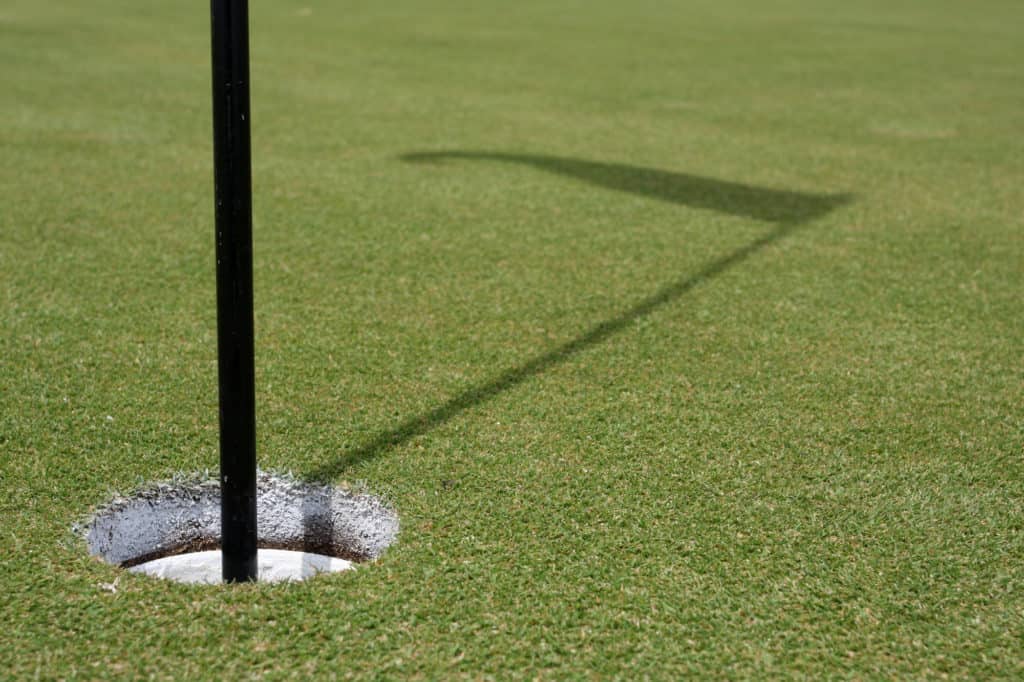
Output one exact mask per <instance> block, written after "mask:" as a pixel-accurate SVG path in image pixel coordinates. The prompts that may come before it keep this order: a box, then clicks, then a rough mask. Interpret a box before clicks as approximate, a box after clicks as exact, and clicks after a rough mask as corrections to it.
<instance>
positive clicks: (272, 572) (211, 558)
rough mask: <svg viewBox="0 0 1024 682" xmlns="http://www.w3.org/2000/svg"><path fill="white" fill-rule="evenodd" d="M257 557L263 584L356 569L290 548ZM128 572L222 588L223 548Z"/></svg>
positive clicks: (149, 563) (261, 552)
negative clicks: (220, 585)
mask: <svg viewBox="0 0 1024 682" xmlns="http://www.w3.org/2000/svg"><path fill="white" fill-rule="evenodd" d="M256 557H257V559H256V562H257V566H258V571H259V581H260V582H261V583H276V582H282V581H285V580H293V581H298V580H305V579H306V578H312V577H313V576H316V575H319V574H320V573H336V572H338V571H347V570H350V569H352V568H355V564H354V563H352V562H351V561H346V560H344V559H335V558H334V557H329V556H324V555H323V554H311V553H309V552H293V551H289V550H286V549H261V550H258V551H257V554H256ZM128 570H129V571H131V572H132V573H145V574H146V575H151V576H153V577H155V578H164V579H166V580H175V581H177V582H179V583H198V584H206V585H218V584H220V583H221V582H222V580H221V558H220V550H219V549H215V550H211V551H208V552H191V553H189V554H178V555H175V556H167V557H163V558H162V559H154V560H153V561H147V562H146V563H144V564H139V565H138V566H132V567H131V568H129V569H128Z"/></svg>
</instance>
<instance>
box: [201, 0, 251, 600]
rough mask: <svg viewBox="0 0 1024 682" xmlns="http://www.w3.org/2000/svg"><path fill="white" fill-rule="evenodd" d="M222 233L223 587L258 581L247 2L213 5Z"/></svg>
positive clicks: (215, 1) (216, 0) (215, 0)
mask: <svg viewBox="0 0 1024 682" xmlns="http://www.w3.org/2000/svg"><path fill="white" fill-rule="evenodd" d="M210 14H211V23H212V36H213V165H214V173H213V174H214V178H213V179H214V194H215V198H216V208H215V215H216V229H217V369H218V375H219V378H220V488H221V517H220V518H221V548H222V555H223V575H224V581H225V582H241V581H252V580H256V396H255V393H256V388H255V383H256V382H255V359H254V350H253V345H254V344H253V313H252V170H251V160H250V156H249V10H248V0H210Z"/></svg>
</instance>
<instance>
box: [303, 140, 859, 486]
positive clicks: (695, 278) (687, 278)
mask: <svg viewBox="0 0 1024 682" xmlns="http://www.w3.org/2000/svg"><path fill="white" fill-rule="evenodd" d="M400 158H401V160H403V161H406V162H410V163H439V162H442V161H446V160H463V161H490V162H508V163H516V164H522V165H527V166H532V167H534V168H537V169H540V170H543V171H547V172H551V173H556V174H559V175H565V176H569V177H573V178H576V179H578V180H581V181H583V182H586V183H589V184H592V185H596V186H598V187H603V188H606V189H610V190H614V191H618V192H624V193H628V194H633V195H639V196H643V197H647V198H651V199H657V200H661V201H667V202H670V203H675V204H680V205H684V206H688V207H692V208H703V209H709V210H713V211H717V212H720V213H726V214H729V215H735V216H741V217H746V218H752V219H755V220H760V221H764V222H769V223H773V224H774V225H775V227H774V228H773V229H772V230H771V231H770V232H768V233H767V234H765V235H763V236H761V237H759V238H757V239H755V240H753V241H751V242H749V243H747V244H745V245H743V246H741V247H739V248H737V249H735V250H733V251H731V252H730V253H728V254H725V255H724V256H722V257H720V258H717V259H715V260H713V261H711V262H710V263H708V264H706V265H705V266H704V267H703V268H701V269H700V270H699V271H697V272H695V273H691V274H689V275H684V276H683V277H680V278H679V279H677V280H675V281H673V282H670V283H668V284H667V285H665V286H664V287H662V288H661V289H659V290H658V291H656V292H655V293H653V294H652V295H650V296H648V297H646V298H644V299H643V300H641V301H638V302H637V303H635V304H634V305H633V306H631V307H630V308H628V309H627V310H624V311H623V312H622V313H620V314H619V315H617V316H615V317H613V318H610V319H607V320H604V321H602V322H599V323H598V324H596V325H594V326H593V327H591V328H590V329H588V330H586V331H585V332H583V333H582V334H580V335H579V336H577V337H576V338H574V339H572V340H571V341H568V342H566V343H563V344H561V345H560V346H558V347H556V348H554V349H552V350H549V351H547V352H545V353H543V354H541V355H538V356H537V357H535V358H533V359H532V360H529V361H528V362H526V363H524V364H521V365H519V366H517V367H512V368H509V369H506V370H505V371H503V372H501V373H500V374H498V375H497V376H495V377H493V378H491V379H489V380H487V381H485V382H483V383H481V384H478V385H476V386H472V387H470V388H468V389H466V390H465V391H463V392H461V393H459V394H458V395H456V396H454V397H452V398H449V399H448V400H447V401H445V402H444V403H442V404H441V405H439V406H437V407H435V408H434V409H432V410H428V411H427V412H424V413H421V414H418V415H414V416H412V417H410V418H408V419H406V420H405V421H404V422H402V423H400V424H398V425H397V426H395V427H393V428H391V429H389V430H387V431H384V432H383V433H380V434H378V435H376V436H374V437H373V438H372V439H371V440H369V441H368V442H366V443H364V444H363V445H360V446H358V447H357V448H355V449H354V450H351V451H349V452H346V453H344V454H342V455H341V456H340V457H338V458H336V459H334V460H333V461H330V462H327V463H325V464H323V465H322V466H320V467H317V468H316V469H315V470H313V471H311V472H309V477H310V478H314V479H320V480H329V479H332V478H334V477H336V476H338V475H340V474H341V473H342V472H343V471H345V469H347V468H348V467H351V466H354V465H356V464H358V463H360V462H362V461H365V460H368V459H371V458H373V457H376V456H379V455H381V454H383V453H385V452H387V451H388V450H390V449H392V448H394V447H397V446H399V445H402V444H403V443H406V442H408V441H409V440H411V439H413V438H415V437H417V436H420V435H422V434H424V433H426V432H428V431H430V430H432V429H434V428H436V427H437V426H440V425H441V424H444V423H445V422H447V421H449V420H451V419H452V418H454V417H455V416H456V415H458V414H460V413H461V412H464V411H465V410H468V409H471V408H472V407H474V406H476V405H480V404H482V403H484V402H486V401H488V400H490V399H492V398H494V397H495V396H497V395H499V394H501V393H503V392H505V391H508V390H510V389H512V388H514V387H516V386H518V385H519V384H521V383H523V382H524V381H526V380H527V379H529V378H531V377H534V376H537V375H539V374H542V373H543V372H545V371H546V370H548V369H550V368H551V367H554V366H555V365H558V364H561V363H563V362H566V361H567V360H569V359H570V358H571V357H573V356H574V355H577V354H579V353H580V352H582V351H584V350H586V349H588V348H591V347H593V346H596V345H598V344H600V343H602V342H604V341H605V340H607V339H608V338H609V337H611V336H613V335H614V334H616V333H618V332H620V331H622V330H623V329H625V328H627V327H629V326H630V324H631V323H633V322H635V321H637V320H639V319H640V318H643V317H645V316H647V315H650V314H651V313H652V312H654V311H655V310H657V309H658V308H661V307H663V306H665V305H667V304H669V303H671V302H673V301H675V300H677V299H679V298H680V297H682V296H683V295H685V294H686V293H687V292H689V291H690V290H692V289H694V288H695V287H697V286H698V285H700V284H702V283H704V282H706V281H708V280H711V279H713V278H715V277H717V276H718V275H720V274H722V273H723V272H726V271H727V270H729V269H731V268H733V267H736V266H737V265H738V264H740V263H742V262H743V261H745V260H746V259H748V258H750V257H751V256H752V255H753V254H755V253H757V252H758V251H760V250H762V249H764V248H765V247H767V246H770V245H771V244H773V243H775V242H777V241H779V240H780V239H783V238H784V237H786V236H787V235H789V234H790V233H792V232H793V231H794V230H796V229H797V228H798V227H800V226H801V225H804V224H805V223H807V222H810V221H812V220H815V219H817V218H820V217H822V216H824V215H825V214H827V213H829V212H831V211H833V210H835V209H837V208H839V207H841V206H843V205H845V204H848V203H850V202H851V201H852V200H853V198H854V197H853V195H851V194H814V193H808V192H794V191H789V190H779V189H771V188H765V187H756V186H753V185H746V184H742V183H736V182H729V181H725V180H718V179H714V178H708V177H703V176H698V175H691V174H687V173H676V172H671V171H664V170H659V169H653V168H643V167H639V166H631V165H626V164H613V163H603V162H596V161H587V160H582V159H574V158H566V157H557V156H546V155H527V154H506V153H496V152H470V151H447V152H418V153H412V154H406V155H403V156H401V157H400Z"/></svg>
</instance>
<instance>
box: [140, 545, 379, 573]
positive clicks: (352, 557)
mask: <svg viewBox="0 0 1024 682" xmlns="http://www.w3.org/2000/svg"><path fill="white" fill-rule="evenodd" d="M257 547H258V548H259V549H286V550H290V551H293V552H308V553H310V554H323V555H324V556H330V557H334V558H336V559H345V560H346V561H352V562H355V563H362V562H364V561H369V560H370V559H372V558H373V557H371V556H370V555H368V554H366V553H365V552H359V551H357V550H355V549H353V548H352V547H349V546H347V545H340V544H337V543H334V542H330V541H324V540H321V539H318V538H302V539H298V540H291V541H285V542H274V541H266V540H260V541H259V542H258V543H257ZM215 549H220V538H197V539H195V540H191V541H189V542H184V543H181V544H177V545H173V546H171V547H162V548H160V549H159V550H157V551H154V552H147V553H146V554H142V555H139V556H137V557H133V558H131V559H128V560H127V561H122V562H121V564H120V566H121V567H122V568H131V567H132V566H138V565H140V564H144V563H146V562H148V561H155V560H157V559H163V558H164V557H169V556H178V555H179V554H191V553H192V552H207V551H211V550H215Z"/></svg>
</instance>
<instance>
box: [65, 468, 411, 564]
mask: <svg viewBox="0 0 1024 682" xmlns="http://www.w3.org/2000/svg"><path fill="white" fill-rule="evenodd" d="M256 507H257V510H256V515H257V531H258V542H257V544H258V545H259V548H260V551H259V555H258V565H259V572H260V580H261V581H273V580H303V579H305V578H308V577H312V576H314V575H317V574H318V573H325V572H335V571H340V570H347V569H350V568H352V567H353V566H354V564H355V563H359V562H366V561H372V560H374V559H376V558H377V557H379V556H380V555H381V554H382V553H383V552H384V550H385V549H387V547H388V546H389V545H391V543H393V542H394V541H395V538H396V537H397V535H398V527H399V525H398V515H397V514H396V513H395V512H394V510H392V509H391V508H389V507H388V506H386V505H385V504H384V503H382V502H381V501H380V500H379V499H377V498H376V497H374V496H372V495H369V494H366V493H353V492H350V491H347V490H342V489H340V488H335V487H332V486H328V485H323V484H317V483H307V482H303V481H298V480H296V479H294V478H292V477H291V476H282V475H272V474H268V473H260V474H259V476H258V477H257V504H256ZM79 531H80V532H81V534H82V535H83V536H84V538H85V541H86V545H87V546H88V549H89V553H90V554H91V555H93V556H96V557H99V558H100V559H103V560H104V561H106V562H108V563H111V564H116V565H119V566H123V567H126V568H129V569H130V570H133V571H135V572H141V573H146V574H149V575H154V576H157V577H161V578H167V579H170V580H177V581H179V582H203V583H219V582H220V549H219V548H220V486H219V485H218V483H217V481H215V480H213V481H211V480H205V481H199V480H195V479H193V480H191V481H189V480H186V481H182V482H170V483H159V484H154V485H151V486H149V487H146V488H144V489H142V490H139V491H138V492H136V493H134V494H132V495H130V496H125V497H117V498H115V499H114V500H112V501H111V502H110V503H108V504H107V505H106V506H104V507H103V508H102V509H100V510H99V511H97V512H96V513H95V515H93V517H92V518H91V519H90V520H89V521H87V522H86V523H84V524H81V525H80V527H79ZM175 557H178V558H175ZM211 567H213V568H211Z"/></svg>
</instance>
